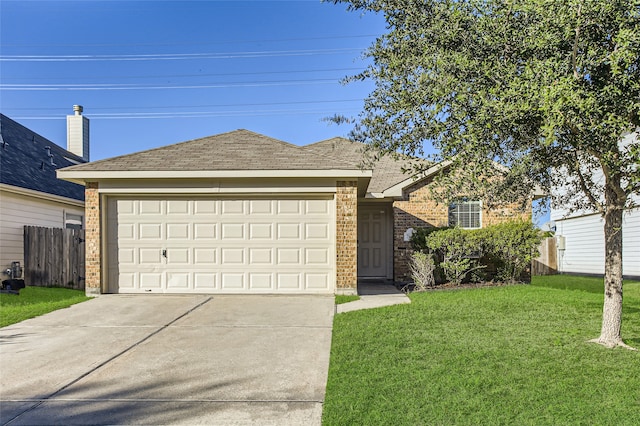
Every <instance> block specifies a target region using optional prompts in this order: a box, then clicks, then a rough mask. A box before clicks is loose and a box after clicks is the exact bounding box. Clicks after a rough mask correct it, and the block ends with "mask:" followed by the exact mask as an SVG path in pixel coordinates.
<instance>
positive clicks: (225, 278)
mask: <svg viewBox="0 0 640 426" xmlns="http://www.w3.org/2000/svg"><path fill="white" fill-rule="evenodd" d="M220 275H221V276H222V289H223V290H241V289H244V274H243V273H233V272H223V273H221V274H220Z"/></svg>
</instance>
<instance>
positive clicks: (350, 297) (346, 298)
mask: <svg viewBox="0 0 640 426" xmlns="http://www.w3.org/2000/svg"><path fill="white" fill-rule="evenodd" d="M356 300H360V296H358V295H357V294H336V305H341V304H343V303H349V302H353V301H356Z"/></svg>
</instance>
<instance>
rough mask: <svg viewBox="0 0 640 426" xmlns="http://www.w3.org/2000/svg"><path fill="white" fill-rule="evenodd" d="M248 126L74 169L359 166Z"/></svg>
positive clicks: (240, 168)
mask: <svg viewBox="0 0 640 426" xmlns="http://www.w3.org/2000/svg"><path fill="white" fill-rule="evenodd" d="M310 154H311V152H310V151H308V150H305V149H303V148H302V147H299V146H297V145H292V144H290V143H287V142H283V141H280V140H277V139H273V138H270V137H267V136H264V135H261V134H258V133H254V132H251V131H248V130H242V129H241V130H235V131H232V132H228V133H222V134H219V135H215V136H208V137H204V138H200V139H194V140H191V141H187V142H181V143H177V144H174V145H168V146H164V147H161V148H155V149H150V150H148V151H141V152H136V153H134V154H129V155H123V156H120V157H114V158H109V159H106V160H100V161H94V162H91V163H86V164H80V165H77V166H73V167H71V168H69V170H72V171H83V170H86V171H129V170H138V171H158V172H162V171H205V170H238V171H243V170H245V171H248V170H358V169H359V167H358V164H357V163H355V162H352V161H349V159H340V158H334V157H325V158H322V157H319V156H318V155H310Z"/></svg>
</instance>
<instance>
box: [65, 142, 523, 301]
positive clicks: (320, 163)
mask: <svg viewBox="0 0 640 426" xmlns="http://www.w3.org/2000/svg"><path fill="white" fill-rule="evenodd" d="M362 147H363V145H361V144H357V143H352V142H350V141H348V140H346V139H342V138H334V139H330V140H326V141H322V142H318V143H315V144H311V145H308V146H305V147H300V146H296V145H292V144H289V143H286V142H282V141H279V140H276V139H272V138H269V137H267V136H264V135H260V134H256V133H253V132H250V131H247V130H237V131H233V132H229V133H224V134H220V135H216V136H211V137H206V138H202V139H196V140H192V141H188V142H183V143H179V144H175V145H170V146H166V147H162V148H157V149H152V150H148V151H143V152H138V153H134V154H130V155H125V156H121V157H116V158H111V159H107V160H102V161H96V162H93V163H87V164H81V165H77V166H73V167H69V168H66V169H64V170H59V171H58V177H60V178H62V179H66V180H69V181H72V182H76V183H81V184H84V185H85V186H86V195H87V198H86V212H87V213H86V217H87V218H86V221H87V223H86V239H87V245H86V250H87V263H86V269H87V272H86V275H87V281H86V289H87V294H100V293H145V292H150V293H155V292H158V293H252V292H253V293H320V294H333V293H355V292H356V291H357V282H358V279H366V278H375V279H388V280H396V281H403V280H407V279H408V278H409V275H408V265H407V262H408V253H409V251H410V243H409V237H410V235H411V232H412V230H413V229H415V228H417V227H421V226H441V225H449V224H453V223H452V222H454V221H457V223H458V224H462V225H463V226H467V227H481V226H485V225H487V224H489V223H494V222H496V221H499V220H503V219H504V218H510V217H514V216H517V215H524V216H526V217H530V213H529V212H527V213H524V214H523V213H521V212H517V211H516V210H515V208H513V206H506V207H505V208H503V209H500V210H499V211H487V210H486V209H484V208H483V206H482V203H481V202H480V201H470V202H468V203H462V204H458V205H456V206H445V205H436V204H435V203H434V202H433V201H432V200H431V199H430V198H429V195H428V188H429V186H430V185H432V181H433V174H434V173H435V172H436V170H437V169H438V167H439V166H436V167H433V168H432V169H431V170H429V171H427V173H425V174H424V176H423V177H421V178H419V179H417V178H411V177H409V175H406V174H404V173H403V172H402V166H403V164H402V163H401V162H398V161H394V160H393V159H391V158H390V157H383V158H382V159H380V161H378V162H375V163H373V166H372V167H364V168H363V167H362V153H361V149H362Z"/></svg>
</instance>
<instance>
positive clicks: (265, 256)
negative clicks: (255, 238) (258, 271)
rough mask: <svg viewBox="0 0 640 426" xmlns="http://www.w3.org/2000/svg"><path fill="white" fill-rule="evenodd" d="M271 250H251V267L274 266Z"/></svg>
mask: <svg viewBox="0 0 640 426" xmlns="http://www.w3.org/2000/svg"><path fill="white" fill-rule="evenodd" d="M272 251H273V250H272V249H271V248H250V249H249V264H251V265H272V264H273V254H272Z"/></svg>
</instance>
